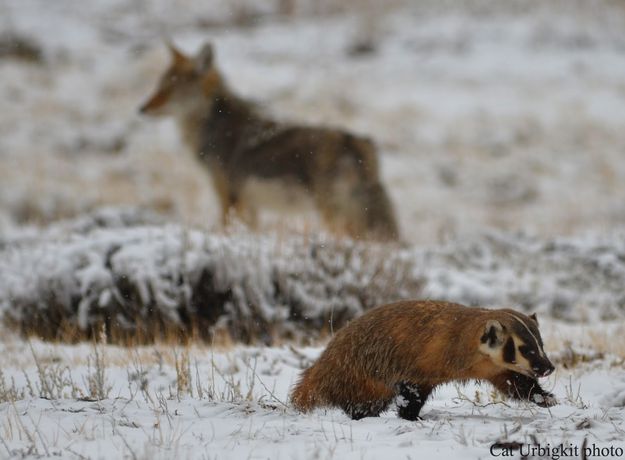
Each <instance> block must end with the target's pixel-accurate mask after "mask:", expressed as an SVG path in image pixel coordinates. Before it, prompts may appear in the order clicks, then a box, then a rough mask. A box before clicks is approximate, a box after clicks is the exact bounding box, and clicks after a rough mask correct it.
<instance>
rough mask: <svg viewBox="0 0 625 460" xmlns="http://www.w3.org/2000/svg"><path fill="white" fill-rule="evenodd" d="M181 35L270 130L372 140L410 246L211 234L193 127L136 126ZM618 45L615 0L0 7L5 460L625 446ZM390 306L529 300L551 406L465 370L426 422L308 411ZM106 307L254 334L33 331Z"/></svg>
mask: <svg viewBox="0 0 625 460" xmlns="http://www.w3.org/2000/svg"><path fill="white" fill-rule="evenodd" d="M166 39H173V41H174V42H175V43H176V44H178V45H179V46H180V47H181V48H182V49H184V50H186V51H188V52H189V53H191V52H194V51H195V50H197V49H198V48H199V46H200V45H201V44H202V43H203V42H204V41H206V40H211V41H212V42H213V43H214V44H215V47H216V52H217V62H218V64H219V65H220V66H221V68H222V69H223V72H224V74H225V76H226V78H227V79H228V81H229V83H230V84H231V86H232V87H233V88H234V89H235V90H236V91H238V92H239V93H241V94H242V95H244V96H246V97H249V98H251V99H253V100H254V101H256V102H258V103H259V104H260V105H261V106H262V107H263V108H264V110H266V111H267V112H269V113H271V114H272V115H274V116H275V117H277V118H279V119H283V120H290V121H293V120H295V121H301V122H307V123H314V124H329V125H333V126H338V127H343V128H345V129H349V130H351V131H354V132H357V133H362V134H365V135H367V136H369V137H371V138H372V139H374V140H375V141H376V143H377V145H378V148H379V152H380V160H381V165H382V175H383V180H384V182H385V184H386V186H387V187H388V189H389V192H390V195H391V197H392V199H393V201H394V203H395V206H396V209H397V214H398V218H399V221H400V226H401V232H402V235H403V241H402V243H401V244H397V245H390V246H379V245H367V244H366V243H357V242H350V241H344V240H343V241H336V240H333V239H332V238H331V237H329V236H328V235H326V234H323V233H319V232H317V228H316V226H315V225H316V222H315V221H314V219H313V221H312V222H309V221H306V219H308V218H310V215H309V214H307V213H302V215H301V216H288V217H285V216H282V217H281V218H280V219H282V220H280V221H277V222H276V221H275V220H273V221H272V219H275V216H265V217H266V219H265V221H264V224H263V225H264V226H262V227H261V229H260V232H259V233H253V232H249V231H248V230H245V229H241V228H235V229H229V230H227V231H224V230H223V229H220V228H219V226H218V225H217V223H216V221H217V216H218V215H219V210H218V208H217V202H216V199H215V195H214V193H213V190H212V186H211V183H210V180H209V179H208V176H207V174H206V172H205V171H203V170H202V169H201V168H198V167H197V164H196V163H195V162H194V160H193V158H192V156H191V155H190V154H189V152H188V151H187V148H186V146H185V145H184V144H183V143H182V142H181V140H180V138H179V136H178V133H177V130H176V126H175V125H174V124H173V122H172V121H171V120H152V119H143V118H141V117H140V116H139V115H138V114H137V108H138V107H139V105H140V104H141V102H143V101H144V100H145V98H146V97H147V95H148V94H149V93H150V92H151V90H152V89H153V87H154V85H155V84H156V80H157V78H158V76H159V74H160V72H161V71H162V69H163V68H164V66H165V65H166V63H167V59H168V58H167V52H166V48H165V46H164V41H165V40H166ZM18 42H19V43H20V46H19V47H18V48H16V47H15V44H16V43H18ZM624 58H625V3H623V2H622V1H620V0H554V1H549V2H545V1H542V0H510V1H506V2H498V1H495V0H467V1H464V2H460V1H443V0H418V1H411V0H392V1H389V2H377V1H375V0H318V1H315V0H291V1H290V0H276V1H267V2H256V1H253V0H209V1H198V0H176V1H169V0H134V1H132V2H128V1H125V0H95V1H89V2H83V1H79V0H55V1H53V2H52V1H47V0H19V1H18V0H5V1H2V2H0V100H2V110H0V318H1V319H2V322H3V323H5V325H4V326H0V458H41V457H60V458H76V459H84V458H94V459H95V458H111V459H114V458H122V457H123V458H131V459H168V458H180V459H186V458H189V459H191V458H199V459H223V458H232V459H248V458H249V459H255V458H262V459H266V458H271V459H274V458H282V459H286V458H289V459H290V458H295V459H309V458H310V459H313V458H314V459H325V458H336V459H343V458H353V459H375V458H389V459H390V458H407V459H416V458H440V459H447V458H482V459H487V458H495V456H497V457H504V458H505V457H506V455H505V452H506V451H505V450H504V449H506V448H510V447H514V446H519V445H520V446H522V447H523V449H524V450H523V451H521V453H528V449H531V448H535V449H537V448H538V446H540V447H546V446H551V447H554V446H560V445H561V444H562V445H563V447H565V448H567V449H568V450H565V451H564V452H557V451H555V454H554V451H551V452H545V451H542V452H541V451H537V450H534V451H533V452H531V455H530V456H534V457H543V458H553V459H554V460H555V459H556V456H559V457H562V458H566V456H567V454H570V453H574V455H572V457H576V458H610V457H611V456H612V457H622V456H625V453H623V451H622V450H618V449H625V441H623V439H625V321H624V318H625V315H624V313H625V204H624V203H625V201H624V197H625V161H623V158H624V157H623V154H624V152H625V130H624V129H623V125H624V122H625V59H624ZM285 221H286V222H285ZM207 280H210V282H207ZM207 296H212V297H210V298H211V299H217V301H215V302H213V303H210V302H208V303H207V302H204V304H207V305H208V306H207V307H206V306H205V307H200V306H199V305H201V304H202V302H201V300H202V299H204V300H205V298H206V297H207ZM398 297H422V298H426V297H427V298H439V299H446V300H452V301H458V302H462V303H465V304H467V305H482V306H488V307H498V306H514V307H515V308H518V309H520V310H522V311H526V312H538V314H539V317H540V322H541V332H542V335H543V338H544V339H545V345H546V351H547V353H548V355H549V356H550V357H551V358H552V360H553V362H554V364H556V367H557V370H556V372H555V373H554V374H552V375H551V376H549V377H548V378H547V379H543V380H544V381H543V382H541V383H542V384H543V386H544V387H546V388H547V389H549V391H552V392H553V393H554V394H555V395H556V397H557V399H558V401H559V404H558V405H556V406H554V407H552V408H550V409H542V408H538V407H535V406H528V405H526V404H519V403H514V402H509V401H504V400H501V399H500V397H499V395H497V394H496V393H494V392H493V391H492V389H491V388H490V387H489V386H487V385H483V386H479V385H476V384H474V383H471V384H469V385H466V386H453V385H450V386H446V387H443V388H440V389H439V390H438V391H437V392H436V393H435V394H434V395H433V398H432V400H431V401H430V402H429V403H428V404H426V406H425V407H424V410H423V412H422V416H423V420H421V421H418V422H407V421H404V420H401V419H398V418H397V417H396V416H395V414H394V411H393V410H391V411H389V412H387V413H385V414H383V416H382V417H380V418H367V419H363V420H360V421H351V420H349V419H348V418H347V417H346V416H345V415H344V414H343V413H342V412H340V411H338V410H318V411H315V412H313V413H312V414H307V415H301V414H298V413H296V412H295V411H294V409H293V408H292V407H290V405H289V401H288V392H289V388H290V387H291V386H292V385H293V383H294V382H295V381H296V378H297V375H298V373H299V372H300V371H301V370H302V369H303V368H305V367H306V366H308V365H309V364H310V363H311V362H312V360H313V359H314V358H315V357H316V356H318V354H319V353H320V351H321V350H322V347H323V345H324V344H325V343H326V340H327V337H328V335H329V334H331V333H332V331H333V327H334V326H335V325H336V327H340V325H342V324H344V323H345V322H346V321H348V320H349V319H351V318H353V317H355V316H357V315H359V314H361V313H362V312H363V311H364V310H366V309H367V308H370V307H371V306H372V305H375V304H377V303H380V302H384V301H387V300H390V299H395V298H398ZM128 299H131V301H130V302H129V301H128ZM198 299H199V300H198ZM133 302H134V303H133ZM137 305H138V307H137ZM202 305H203V304H202ZM131 307H132V308H131ZM110 317H113V318H115V320H116V321H117V322H119V323H120V324H124V325H126V326H127V327H128V328H129V329H128V330H131V331H132V330H133V329H132V328H133V327H139V326H140V325H141V324H142V322H146V323H148V322H149V321H156V322H158V323H159V324H160V323H162V322H165V323H171V324H173V325H175V326H181V327H188V325H189V321H191V322H192V321H195V320H196V319H198V318H200V319H202V320H205V321H206V322H207V323H206V324H208V325H209V326H210V330H208V327H207V330H208V332H206V331H205V332H206V334H205V335H204V336H202V337H203V338H206V336H218V334H217V333H218V332H224V335H229V336H232V337H234V339H235V340H234V342H229V341H228V340H220V341H219V343H218V344H215V346H210V345H209V342H207V341H202V340H197V341H192V342H191V343H189V344H187V345H172V344H171V343H170V342H167V343H156V344H151V345H139V344H134V343H133V345H132V346H129V347H123V346H116V345H112V344H104V343H103V340H102V338H103V334H104V331H103V332H102V337H101V336H100V335H98V333H96V336H95V337H92V340H87V341H83V342H80V343H78V344H69V343H56V342H45V341H42V340H41V339H36V338H32V339H30V340H27V339H25V338H24V337H23V336H22V335H20V334H18V333H17V330H18V329H19V328H20V327H21V328H23V329H27V330H28V329H29V327H28V325H30V326H31V327H30V331H31V332H33V331H36V332H37V333H38V334H39V335H41V336H46V337H48V338H61V339H63V338H68V337H69V335H64V334H63V333H59V334H57V330H58V331H61V326H63V327H68V328H70V329H72V328H73V329H74V330H76V331H81V332H84V333H85V334H87V332H88V331H89V330H90V328H92V327H98V326H99V325H100V324H101V320H102V318H110ZM185 321H186V322H185ZM35 323H37V324H38V326H37V327H35ZM201 324H204V323H201ZM24 325H26V326H24ZM267 331H270V333H268V332H267ZM61 332H63V331H61ZM107 332H109V333H110V332H111V331H110V330H109V331H107ZM224 335H222V336H220V337H221V338H222V339H223V337H224ZM72 338H76V336H72ZM109 338H110V337H109ZM240 342H249V343H252V344H251V345H244V344H242V343H240ZM584 442H585V443H586V444H585V446H586V447H587V448H589V449H590V450H589V451H587V452H586V453H587V455H586V457H584V456H583V455H582V452H579V451H575V448H577V449H581V448H582V445H583V443H584ZM493 446H494V447H493ZM598 449H599V450H598ZM600 449H603V450H600ZM606 449H607V450H606ZM610 449H612V450H611V451H610ZM619 452H620V453H619ZM514 455H515V456H516V457H519V455H520V454H519V452H518V451H517V452H516V453H515V454H514ZM569 456H570V455H569Z"/></svg>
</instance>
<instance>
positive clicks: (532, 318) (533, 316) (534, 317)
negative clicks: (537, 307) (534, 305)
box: [530, 313, 538, 325]
mask: <svg viewBox="0 0 625 460" xmlns="http://www.w3.org/2000/svg"><path fill="white" fill-rule="evenodd" d="M530 319H531V320H534V322H535V323H536V325H538V316H536V313H532V314H531V315H530Z"/></svg>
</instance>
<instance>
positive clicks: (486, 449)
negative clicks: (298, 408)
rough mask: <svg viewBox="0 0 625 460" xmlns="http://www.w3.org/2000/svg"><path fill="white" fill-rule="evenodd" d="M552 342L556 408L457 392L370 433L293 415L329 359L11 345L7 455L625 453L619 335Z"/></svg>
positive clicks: (330, 417) (3, 387)
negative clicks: (305, 379) (294, 400)
mask: <svg viewBox="0 0 625 460" xmlns="http://www.w3.org/2000/svg"><path fill="white" fill-rule="evenodd" d="M556 331H559V333H558V332H556ZM606 331H608V332H610V333H612V334H615V336H617V335H618V336H620V337H621V338H620V339H619V340H618V342H619V343H618V346H616V345H617V344H616V343H614V342H612V343H610V344H609V345H608V347H609V348H605V344H604V343H603V342H602V341H601V340H600V338H596V336H599V337H600V336H601V335H602V334H603V333H604V332H606ZM543 334H544V336H545V338H546V347H547V351H548V353H549V354H550V356H551V358H552V359H553V360H554V362H555V363H557V364H558V370H557V372H556V373H554V374H552V376H550V377H549V378H547V379H543V380H544V382H542V383H543V386H545V387H546V388H548V389H549V390H550V391H553V392H554V393H555V395H556V396H557V398H558V400H559V404H558V405H557V406H554V407H552V408H550V409H542V408H538V407H536V406H530V405H528V404H520V403H514V402H510V401H506V400H502V399H501V398H500V397H499V396H497V395H496V394H493V392H492V389H491V388H490V387H489V386H488V385H481V386H479V385H475V384H470V385H466V386H454V385H448V386H445V387H442V388H441V389H439V390H438V391H437V392H436V393H435V394H434V396H433V397H432V399H431V401H429V402H428V403H427V404H426V406H425V407H424V410H423V412H422V416H423V420H421V421H418V422H408V421H405V420H402V419H399V418H397V417H396V415H395V413H394V410H390V411H388V412H387V413H384V414H383V415H382V417H380V418H366V419H363V420H360V421H352V420H350V419H349V418H348V417H347V416H346V415H345V414H343V413H342V412H341V411H339V410H334V409H328V410H317V411H315V412H313V413H311V414H306V415H302V414H298V413H297V412H295V411H294V410H293V409H292V408H291V407H289V403H288V392H289V388H290V387H291V385H292V384H293V383H294V382H295V381H296V379H297V376H298V373H299V372H300V370H301V369H302V368H303V367H305V366H307V365H309V364H310V362H311V361H312V359H314V358H315V357H316V356H317V355H318V353H319V352H320V348H294V347H292V346H283V347H278V348H271V349H269V348H253V347H247V348H244V347H240V346H237V347H234V348H228V349H220V348H217V349H215V348H208V347H204V346H192V347H173V346H164V345H158V346H151V347H137V348H132V349H127V348H117V347H112V346H103V345H94V344H83V345H77V346H67V345H52V344H46V343H41V342H38V341H34V342H32V343H29V344H25V343H24V342H23V341H22V340H21V339H15V338H12V336H10V335H9V336H8V337H6V336H5V340H3V342H2V345H1V346H0V369H2V376H1V377H2V379H1V380H0V398H1V399H2V402H0V412H1V413H2V419H1V421H0V437H1V438H2V443H1V445H0V452H1V454H0V456H6V455H8V456H10V457H21V456H26V457H39V456H61V457H63V458H102V459H108V458H111V459H114V458H122V456H123V457H124V458H139V459H148V458H158V459H161V458H162V459H165V458H182V459H186V458H189V459H191V458H198V459H200V458H201V459H230V458H231V459H240V458H271V459H287V458H288V459H291V458H298V459H303V458H337V459H342V458H350V459H352V458H353V459H375V458H434V457H436V458H441V459H447V458H491V453H490V449H491V446H492V445H493V444H495V443H502V444H503V443H515V442H518V443H521V444H523V449H529V448H531V446H534V445H539V446H542V447H543V448H545V447H547V446H548V445H550V446H552V447H553V446H559V445H560V444H563V445H564V447H567V448H570V447H575V446H576V447H577V448H581V446H582V443H583V441H584V439H587V447H588V448H592V447H593V445H594V446H595V448H601V449H609V448H612V449H618V448H620V449H625V441H624V439H625V436H624V434H625V413H624V411H623V406H624V405H625V370H624V369H623V352H624V351H625V342H623V339H622V337H623V330H622V328H621V330H620V331H619V330H618V328H615V327H614V325H609V324H603V325H596V326H592V327H579V326H577V327H574V326H567V325H565V324H563V323H554V322H552V321H544V325H543ZM560 334H563V335H565V336H570V337H571V338H572V340H573V343H572V344H570V343H569V344H567V342H566V340H565V339H564V338H563V337H560V336H559V335H560ZM593 336H595V338H591V337H593ZM619 347H620V350H619ZM556 350H558V351H556ZM610 350H611V351H610ZM619 352H620V356H619V355H618V354H616V353H619ZM567 368H568V369H567ZM11 391H14V393H15V394H14V395H13V396H11V395H10V392H11ZM39 396H42V397H39ZM101 397H104V399H99V398H101ZM7 399H9V401H8V402H7V401H6V400H7ZM499 449H500V448H495V449H494V452H495V453H498V454H501V453H502V451H501V450H499ZM524 452H527V450H525V451H524ZM615 452H616V451H615ZM516 456H517V457H518V453H517V454H516ZM546 457H547V458H549V455H548V456H546ZM575 457H576V458H580V456H579V455H576V456H575ZM598 457H600V456H592V455H590V456H588V457H587V458H598ZM603 457H604V458H605V457H606V456H605V455H604V456H603Z"/></svg>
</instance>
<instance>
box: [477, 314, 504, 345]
mask: <svg viewBox="0 0 625 460" xmlns="http://www.w3.org/2000/svg"><path fill="white" fill-rule="evenodd" d="M505 331H506V329H505V327H504V326H503V324H501V323H500V322H499V321H497V320H496V319H489V320H488V321H486V324H485V325H484V333H483V334H482V337H481V339H480V341H481V342H482V343H485V344H487V345H488V346H489V347H491V348H495V347H498V346H501V345H502V344H503V342H504V339H505Z"/></svg>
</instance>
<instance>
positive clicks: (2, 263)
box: [0, 209, 625, 342]
mask: <svg viewBox="0 0 625 460" xmlns="http://www.w3.org/2000/svg"><path fill="white" fill-rule="evenodd" d="M119 212H120V214H121V215H120V216H117V217H115V211H114V210H111V209H109V210H104V211H102V213H101V215H100V214H98V213H96V214H94V215H91V216H87V215H85V216H82V217H81V218H79V219H77V220H76V221H65V222H62V223H59V224H56V225H51V226H49V227H48V228H47V229H46V230H41V231H38V230H31V231H30V232H27V233H26V234H25V235H17V234H15V235H13V236H11V235H8V236H7V237H6V240H5V241H2V240H0V243H1V244H0V318H3V319H4V320H11V321H16V322H17V323H20V324H22V325H23V327H24V328H25V329H26V330H28V328H29V325H30V321H29V318H31V317H32V315H35V316H36V317H37V318H48V321H53V322H56V321H58V319H55V318H57V317H58V314H61V316H62V317H64V318H65V319H66V320H67V321H69V322H70V324H74V325H77V326H78V327H79V329H81V330H82V331H87V330H90V329H91V328H92V327H93V326H96V325H98V324H99V322H100V321H102V319H103V318H110V319H112V320H113V322H114V323H120V324H126V325H132V324H134V325H135V326H139V323H140V322H143V321H150V320H154V319H155V318H160V319H161V320H162V321H165V322H166V323H171V324H173V325H175V326H181V325H182V326H188V325H189V324H187V323H185V321H188V320H189V319H188V318H198V319H199V318H213V319H212V320H211V321H210V322H209V323H208V324H204V323H203V327H216V326H224V325H227V328H228V330H229V332H230V333H231V334H234V336H240V337H241V338H244V337H246V336H247V335H248V334H249V337H248V338H247V339H246V340H255V339H259V338H262V340H264V341H266V342H272V341H273V340H274V339H275V338H276V337H275V336H276V335H277V336H282V335H283V334H292V333H295V334H296V335H298V336H300V337H308V338H314V337H318V335H319V334H321V333H323V332H324V330H326V328H327V327H328V326H330V328H332V329H333V328H337V327H340V326H341V325H343V324H345V322H346V321H348V320H349V319H352V318H354V317H355V316H357V315H359V314H361V313H362V312H363V311H365V310H366V309H368V308H371V307H373V306H375V305H379V304H381V303H384V302H390V301H393V300H398V299H402V298H433V299H447V300H450V301H456V302H459V303H463V304H466V305H469V306H476V305H479V306H485V307H503V306H511V307H514V308H517V309H521V310H522V311H527V312H538V313H539V314H541V315H547V316H550V317H555V318H561V319H566V320H569V321H578V322H580V321H596V320H605V319H620V320H622V318H623V317H624V314H625V311H624V309H623V306H624V303H623V286H624V285H625V234H623V233H620V232H614V233H613V234H604V235H597V234H588V235H585V236H578V237H567V238H564V237H560V238H554V239H542V238H538V237H531V236H528V235H524V234H516V235H514V234H507V233H501V232H495V231H490V232H485V233H483V234H480V235H477V236H475V237H473V238H471V239H463V240H449V241H448V242H446V243H444V244H441V245H436V246H434V245H430V246H419V245H415V246H397V245H388V246H387V245H379V244H378V245H375V244H371V243H362V242H361V243H358V242H353V241H349V240H334V239H332V238H331V237H330V236H328V235H325V236H324V235H315V236H306V235H302V234H286V233H274V234H257V233H252V232H249V231H247V230H244V229H239V230H232V231H231V232H229V233H209V232H204V231H200V230H191V229H188V228H185V227H181V226H178V225H173V224H167V225H162V224H161V225H159V224H150V223H145V224H135V222H141V220H142V217H141V216H140V215H139V216H137V217H136V218H135V219H132V218H129V217H124V213H125V214H126V215H128V214H129V213H130V211H129V210H123V209H122V210H120V211H119ZM146 218H147V219H148V222H149V221H150V219H151V217H150V216H147V217H146ZM206 296H210V297H209V298H210V299H212V300H210V301H207V300H206V298H207V297H206ZM215 296H216V297H215ZM50 304H52V305H53V306H51V305H50ZM58 309H60V313H59V312H58V311H57V310H58ZM183 318H187V319H183ZM329 321H330V322H331V323H332V324H328V322H329ZM244 325H247V326H244ZM241 328H244V329H245V328H248V329H249V330H248V331H247V332H245V333H244V332H242V329H241ZM270 330H272V331H273V332H272V333H270V332H269V331H270ZM237 331H238V332H237ZM240 334H242V335H240ZM272 334H273V335H274V336H273V337H272ZM263 337H264V338H263Z"/></svg>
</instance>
